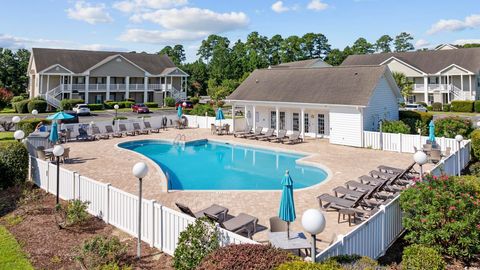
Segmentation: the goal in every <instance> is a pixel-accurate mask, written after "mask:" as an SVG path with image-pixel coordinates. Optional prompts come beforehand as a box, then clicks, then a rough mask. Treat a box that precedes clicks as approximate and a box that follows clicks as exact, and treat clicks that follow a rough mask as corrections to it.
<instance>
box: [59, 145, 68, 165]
mask: <svg viewBox="0 0 480 270" xmlns="http://www.w3.org/2000/svg"><path fill="white" fill-rule="evenodd" d="M60 159H61V161H62V162H63V163H67V161H68V160H70V147H65V149H64V150H63V155H62V156H61V157H60Z"/></svg>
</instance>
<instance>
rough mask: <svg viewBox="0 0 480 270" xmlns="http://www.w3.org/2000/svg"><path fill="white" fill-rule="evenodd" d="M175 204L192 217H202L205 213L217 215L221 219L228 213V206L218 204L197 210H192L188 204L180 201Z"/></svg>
mask: <svg viewBox="0 0 480 270" xmlns="http://www.w3.org/2000/svg"><path fill="white" fill-rule="evenodd" d="M175 205H176V206H177V207H178V209H180V211H182V212H183V213H184V214H187V215H189V216H191V217H194V218H201V217H204V216H205V214H206V213H207V214H209V215H213V216H215V217H217V218H218V219H219V220H221V221H223V220H225V218H226V217H227V213H228V208H226V207H223V206H220V205H218V204H212V205H211V206H210V207H207V208H205V209H203V210H200V211H198V212H193V211H192V210H191V209H190V208H189V207H188V206H186V205H184V204H181V203H175Z"/></svg>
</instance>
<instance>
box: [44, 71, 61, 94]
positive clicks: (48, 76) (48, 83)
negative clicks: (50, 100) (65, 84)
mask: <svg viewBox="0 0 480 270" xmlns="http://www.w3.org/2000/svg"><path fill="white" fill-rule="evenodd" d="M48 90H50V75H47V92H48ZM62 92H63V91H62Z"/></svg>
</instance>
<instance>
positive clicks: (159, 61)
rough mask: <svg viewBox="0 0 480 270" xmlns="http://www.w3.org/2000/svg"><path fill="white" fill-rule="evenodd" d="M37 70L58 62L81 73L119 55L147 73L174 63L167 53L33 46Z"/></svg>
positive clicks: (152, 72)
mask: <svg viewBox="0 0 480 270" xmlns="http://www.w3.org/2000/svg"><path fill="white" fill-rule="evenodd" d="M32 55H33V58H34V60H35V67H36V69H37V71H42V70H44V69H46V68H48V67H50V66H53V65H56V64H59V65H61V66H63V67H65V68H67V69H68V70H70V71H72V72H74V73H82V72H84V71H86V70H87V69H89V68H91V67H92V66H94V65H95V64H97V63H98V62H100V61H102V60H104V59H105V58H107V57H110V56H114V55H121V56H123V57H125V58H126V59H128V60H129V61H131V62H133V63H135V64H136V65H137V66H139V67H141V68H142V69H144V70H146V71H147V72H148V73H150V74H153V75H157V74H160V73H162V71H163V70H164V69H166V68H169V67H175V64H174V63H173V62H172V60H170V58H168V56H167V55H158V54H148V53H126V52H107V51H86V50H66V49H46V48H33V49H32Z"/></svg>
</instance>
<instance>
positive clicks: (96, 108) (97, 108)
mask: <svg viewBox="0 0 480 270" xmlns="http://www.w3.org/2000/svg"><path fill="white" fill-rule="evenodd" d="M87 106H88V108H89V109H90V110H92V111H100V110H103V104H88V105H87Z"/></svg>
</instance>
